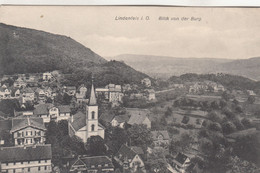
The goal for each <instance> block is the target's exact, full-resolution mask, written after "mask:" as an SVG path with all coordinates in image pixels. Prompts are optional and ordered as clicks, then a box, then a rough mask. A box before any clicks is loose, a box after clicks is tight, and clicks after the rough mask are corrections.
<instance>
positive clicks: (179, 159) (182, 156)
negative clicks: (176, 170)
mask: <svg viewBox="0 0 260 173" xmlns="http://www.w3.org/2000/svg"><path fill="white" fill-rule="evenodd" d="M186 159H188V156H186V155H185V154H182V153H179V154H178V155H177V156H176V158H175V161H176V162H175V163H177V164H178V163H179V164H181V165H183V164H184V163H185V161H186Z"/></svg>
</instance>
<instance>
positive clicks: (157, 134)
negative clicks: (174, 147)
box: [151, 130, 170, 146]
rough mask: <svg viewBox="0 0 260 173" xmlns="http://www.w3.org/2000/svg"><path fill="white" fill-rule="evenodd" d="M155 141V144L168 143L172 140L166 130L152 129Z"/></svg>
mask: <svg viewBox="0 0 260 173" xmlns="http://www.w3.org/2000/svg"><path fill="white" fill-rule="evenodd" d="M151 133H152V138H153V143H154V145H155V146H161V145H168V144H169V142H170V137H169V134H168V132H167V131H166V130H160V131H152V132H151Z"/></svg>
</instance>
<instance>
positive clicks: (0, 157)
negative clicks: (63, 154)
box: [0, 144, 52, 163]
mask: <svg viewBox="0 0 260 173" xmlns="http://www.w3.org/2000/svg"><path fill="white" fill-rule="evenodd" d="M51 158H52V152H51V145H50V144H45V145H36V146H30V147H26V148H25V147H23V146H15V147H2V148H1V149H0V162H2V163H7V162H21V161H38V160H49V159H51Z"/></svg>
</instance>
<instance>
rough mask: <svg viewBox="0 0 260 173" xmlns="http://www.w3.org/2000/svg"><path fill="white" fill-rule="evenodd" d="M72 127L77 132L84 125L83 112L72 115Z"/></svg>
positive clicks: (84, 117)
mask: <svg viewBox="0 0 260 173" xmlns="http://www.w3.org/2000/svg"><path fill="white" fill-rule="evenodd" d="M71 125H72V127H73V128H74V130H75V131H78V130H79V129H81V128H82V127H84V126H85V125H86V115H85V114H84V113H83V112H81V111H80V112H77V113H76V114H75V115H73V122H71Z"/></svg>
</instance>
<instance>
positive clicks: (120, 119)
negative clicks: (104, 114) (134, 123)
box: [114, 114, 130, 123]
mask: <svg viewBox="0 0 260 173" xmlns="http://www.w3.org/2000/svg"><path fill="white" fill-rule="evenodd" d="M129 118H130V117H129V115H128V114H124V115H118V116H115V117H114V119H115V120H116V121H117V122H118V123H124V122H127V121H128V120H129Z"/></svg>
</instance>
